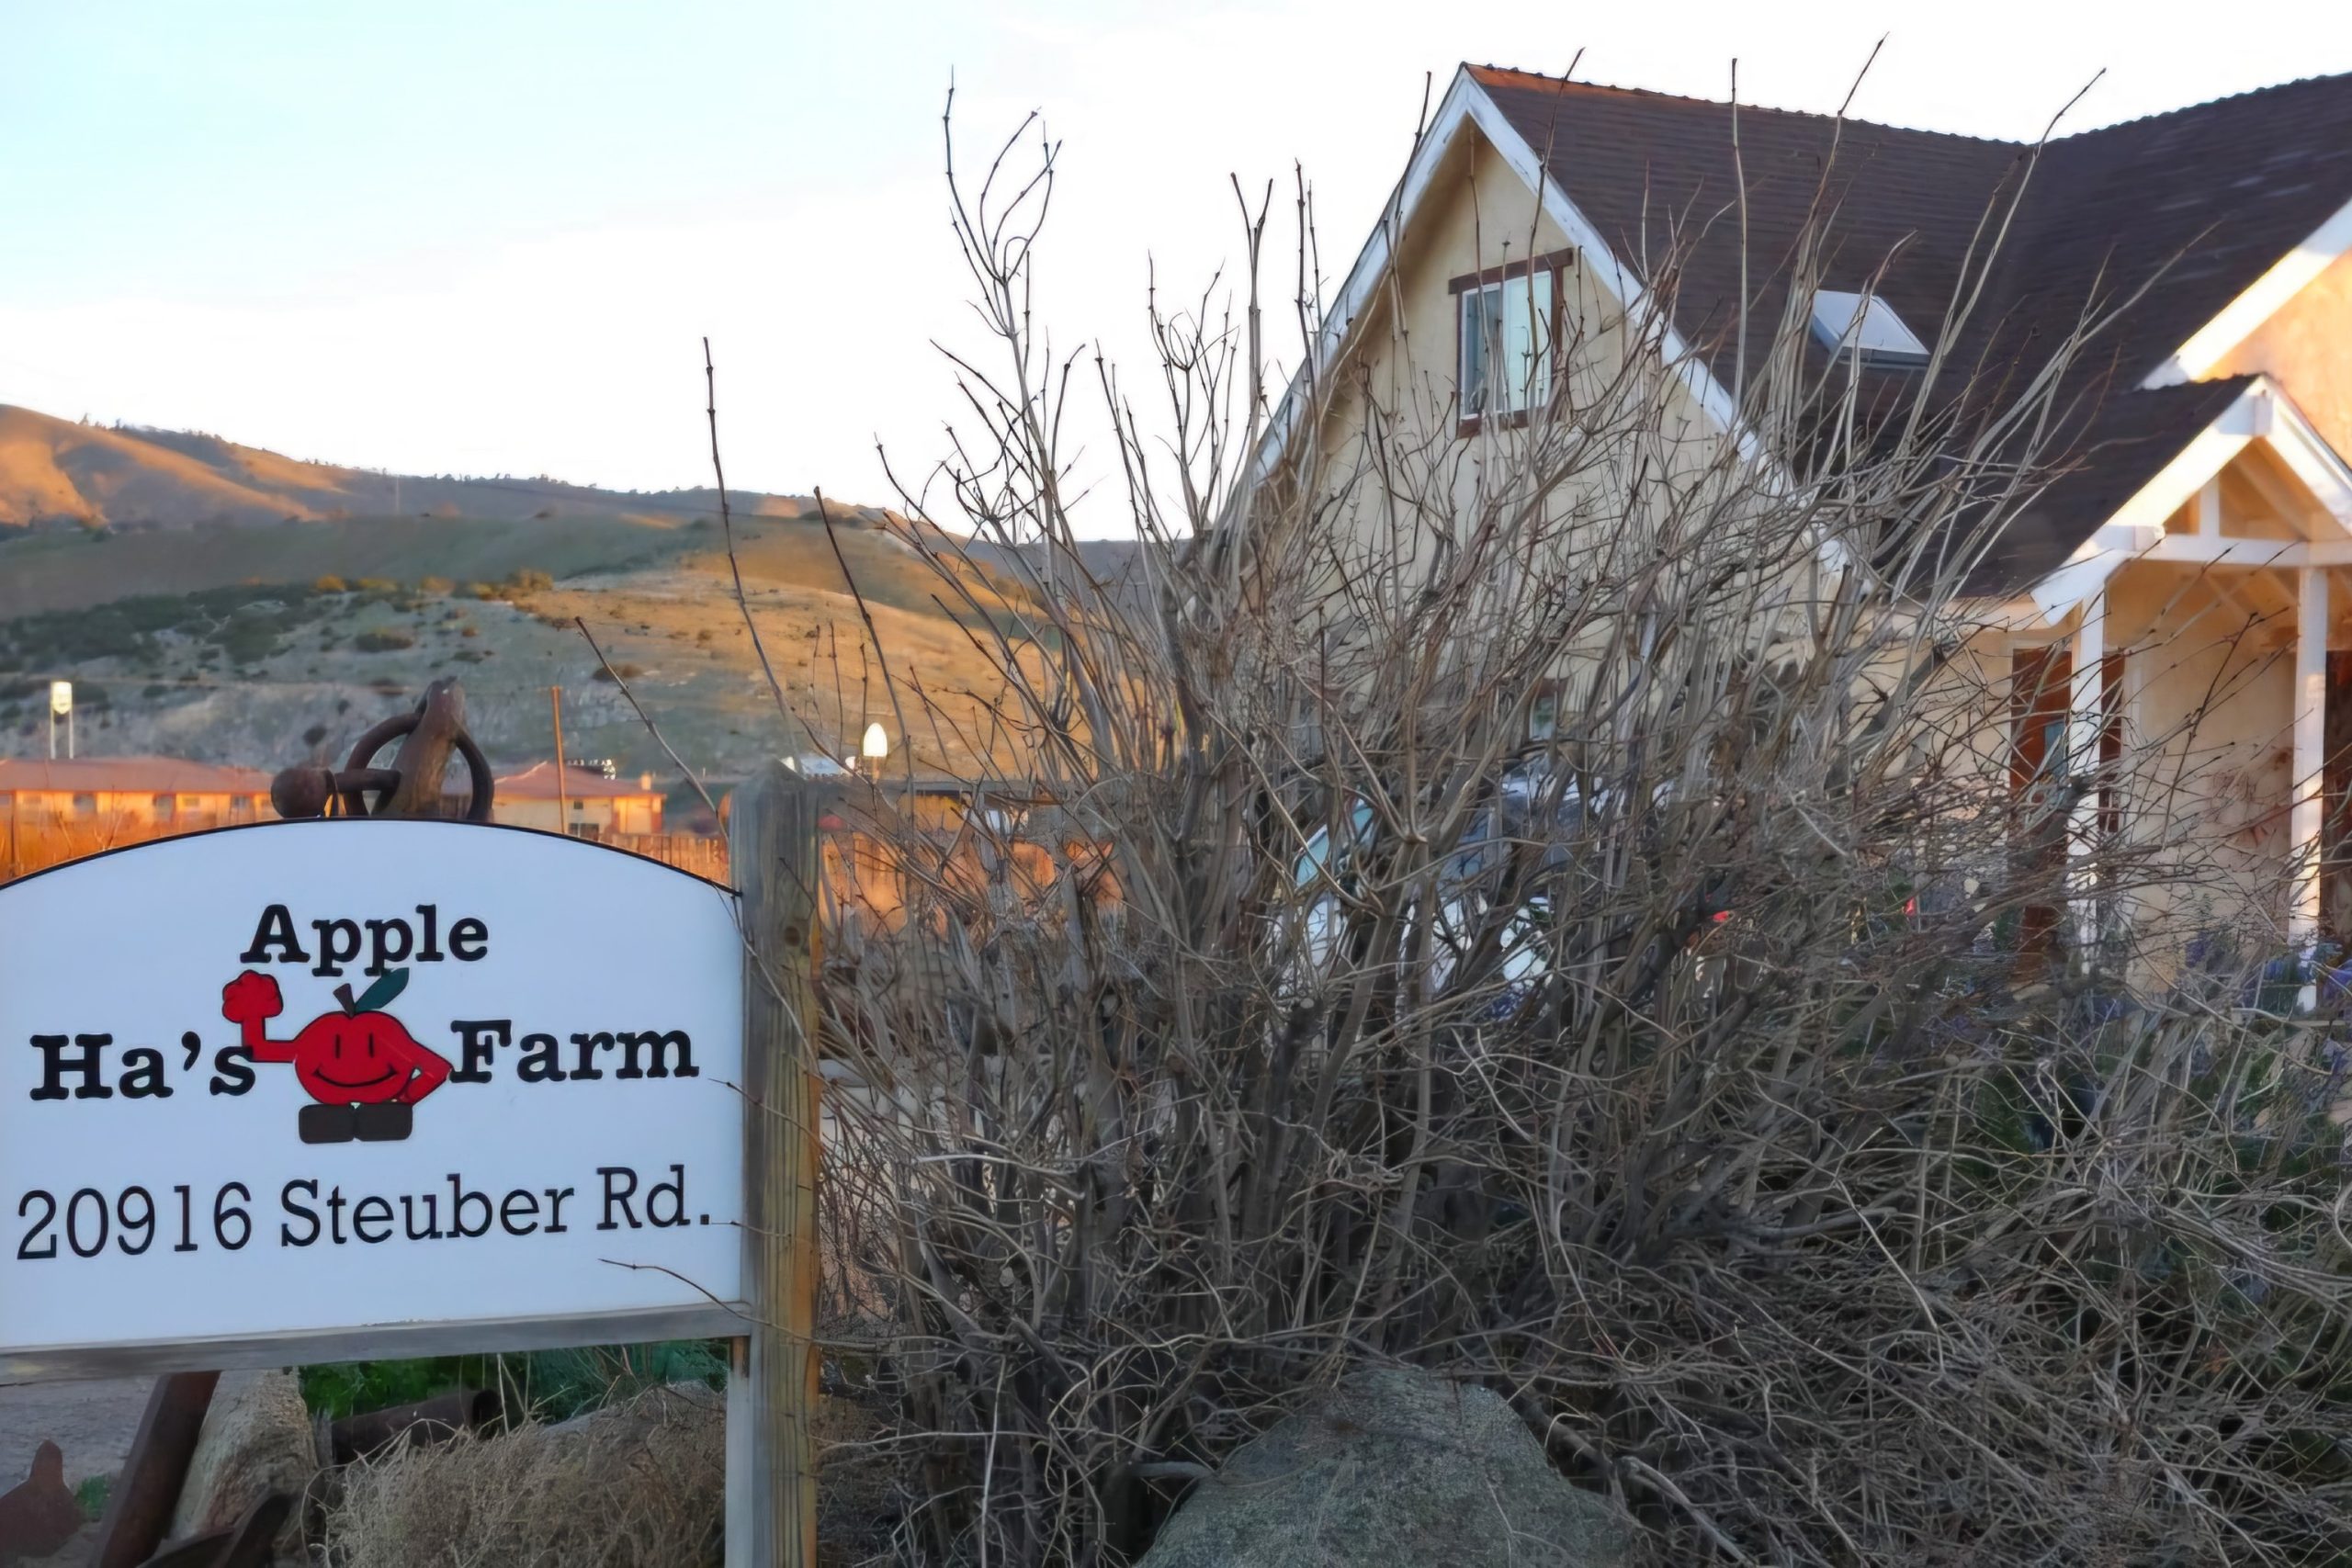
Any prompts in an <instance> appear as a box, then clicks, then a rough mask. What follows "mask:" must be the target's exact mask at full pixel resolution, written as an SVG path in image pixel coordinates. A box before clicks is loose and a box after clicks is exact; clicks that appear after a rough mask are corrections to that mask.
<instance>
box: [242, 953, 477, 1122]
mask: <svg viewBox="0 0 2352 1568" xmlns="http://www.w3.org/2000/svg"><path fill="white" fill-rule="evenodd" d="M407 987H408V971H407V970H405V969H395V970H393V971H391V973H390V974H388V975H386V976H383V978H381V979H379V980H378V981H377V982H376V983H375V984H374V985H372V986H370V987H368V989H367V992H366V993H365V994H364V995H362V996H360V997H358V998H356V999H355V998H353V996H352V994H351V987H349V986H347V985H345V986H337V987H335V998H336V999H337V1000H338V1001H340V1002H342V1003H343V1010H342V1011H341V1012H331V1013H326V1014H324V1015H322V1016H321V1017H319V1018H315V1019H312V1020H311V1021H310V1022H309V1023H307V1024H304V1025H303V1026H302V1029H301V1031H300V1032H299V1033H297V1034H296V1035H295V1036H294V1038H293V1039H291V1040H286V1041H280V1040H272V1039H270V1038H269V1033H268V1028H267V1024H268V1021H269V1020H271V1019H273V1018H276V1017H277V1015H278V1014H279V1013H281V1012H284V1011H285V1010H286V1001H285V998H283V997H282V996H280V995H279V994H278V989H277V981H276V980H274V979H272V978H271V977H270V976H267V975H261V974H256V973H254V971H253V970H251V969H248V970H246V971H245V972H244V973H243V974H242V975H240V976H237V977H236V978H235V979H233V980H232V981H230V982H229V983H228V984H227V985H226V986H223V987H221V988H220V1015H221V1016H222V1017H223V1018H226V1019H227V1020H228V1021H230V1022H232V1023H233V1024H236V1025H237V1026H238V1027H239V1028H241V1029H242V1030H243V1031H244V1046H245V1049H246V1050H247V1051H249V1052H251V1053H252V1054H253V1058H254V1061H256V1062H291V1063H292V1064H293V1065H294V1076H295V1077H297V1078H299V1079H300V1080H301V1084H302V1088H303V1089H305V1090H307V1091H308V1092H309V1094H310V1096H311V1099H312V1100H316V1101H318V1103H317V1104H315V1105H306V1106H304V1107H303V1108H302V1116H301V1125H300V1131H301V1135H302V1141H303V1142H304V1143H306V1144H347V1143H349V1142H351V1141H352V1140H353V1139H354V1138H357V1139H359V1140H361V1141H362V1142H365V1143H392V1142H397V1141H398V1140H400V1139H401V1138H405V1137H407V1136H408V1135H409V1133H410V1131H411V1129H412V1127H413V1124H414V1116H415V1113H414V1111H413V1107H414V1106H415V1104H416V1102H417V1101H418V1100H423V1099H424V1097H425V1096H426V1095H428V1094H431V1093H432V1092H433V1091H434V1090H435V1089H439V1088H440V1087H441V1085H442V1084H443V1083H444V1082H445V1081H446V1080H447V1078H448V1077H449V1064H448V1063H447V1061H445V1060H443V1059H442V1058H441V1057H440V1056H439V1055H436V1054H435V1052H433V1051H432V1050H431V1049H429V1048H428V1047H426V1046H424V1045H423V1044H420V1043H418V1042H417V1039H416V1037H415V1036H414V1035H413V1034H411V1033H410V1032H408V1030H407V1028H406V1026H404V1025H403V1024H402V1023H401V1021H400V1020H398V1019H396V1018H394V1017H393V1016H392V1015H391V1014H390V1013H388V1012H385V1011H383V1008H384V1006H385V1005H386V1004H387V1003H389V1002H390V1001H391V1000H392V999H393V998H395V997H398V996H399V995H400V994H401V991H403V990H405V989H406V988H407Z"/></svg>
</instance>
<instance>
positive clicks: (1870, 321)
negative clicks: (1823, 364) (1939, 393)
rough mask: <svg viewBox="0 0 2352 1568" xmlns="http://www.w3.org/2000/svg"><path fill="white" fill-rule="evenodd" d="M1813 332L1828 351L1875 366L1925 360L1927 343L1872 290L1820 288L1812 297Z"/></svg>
mask: <svg viewBox="0 0 2352 1568" xmlns="http://www.w3.org/2000/svg"><path fill="white" fill-rule="evenodd" d="M1813 335H1814V337H1815V340H1816V341H1817V342H1819V343H1820V344H1821V345H1822V346H1823V347H1824V348H1826V349H1828V350H1829V351H1830V352H1831V353H1832V354H1838V355H1847V354H1850V355H1853V358H1854V363H1855V364H1857V365H1861V366H1868V367H1871V368H1872V369H1878V370H1917V369H1918V368H1919V367H1922V366H1924V365H1926V364H1927V363H1928V345H1927V344H1924V343H1921V342H1920V341H1919V335H1918V334H1917V333H1915V332H1913V331H1912V330H1911V329H1910V327H1909V326H1908V325H1906V324H1905V322H1904V320H1903V318H1902V317H1901V316H1899V315H1897V314H1895V310H1894V306H1892V305H1890V304H1888V303H1887V302H1886V301H1885V300H1883V299H1880V298H1879V297H1878V296H1877V295H1875V294H1849V293H1847V292H1844V291H1843V290H1840V289H1836V288H1824V289H1822V290H1821V291H1820V292H1819V293H1817V294H1815V296H1814V297H1813Z"/></svg>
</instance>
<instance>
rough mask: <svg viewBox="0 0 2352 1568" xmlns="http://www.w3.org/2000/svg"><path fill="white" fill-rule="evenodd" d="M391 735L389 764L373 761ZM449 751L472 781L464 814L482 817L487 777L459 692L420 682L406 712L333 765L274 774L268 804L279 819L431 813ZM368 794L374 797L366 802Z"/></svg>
mask: <svg viewBox="0 0 2352 1568" xmlns="http://www.w3.org/2000/svg"><path fill="white" fill-rule="evenodd" d="M394 740H399V741H400V742H401V749H400V750H399V752H398V753H397V754H395V755H394V757H393V758H392V765H391V766H390V767H389V768H379V767H378V766H376V763H375V759H376V753H377V752H379V751H380V750H383V749H384V748H385V747H386V746H388V745H390V743H391V742H392V741H394ZM453 750H454V751H456V752H457V753H458V755H459V756H461V757H463V758H464V759H465V760H466V772H467V773H468V775H469V780H470V782H471V784H472V786H473V798H472V800H471V801H470V803H469V805H468V806H467V807H466V820H467V821H469V822H487V821H489V820H490V808H491V801H492V794H493V792H494V790H495V787H496V785H495V781H494V780H492V777H491V772H490V761H489V759H488V758H486V757H484V756H483V755H482V751H481V747H480V746H477V745H475V744H474V739H473V737H472V736H470V735H469V734H467V733H466V694H465V691H464V689H463V688H462V687H460V686H459V685H458V682H455V681H451V680H441V681H435V682H433V683H432V684H431V685H429V686H427V687H426V688H425V689H424V700H423V701H421V702H419V703H418V704H417V705H416V709H415V711H414V712H413V713H405V714H397V715H395V716H392V717H390V718H388V719H385V720H384V721H383V722H382V723H380V724H378V725H375V726H373V727H372V728H369V729H368V732H367V733H366V734H364V735H362V736H361V737H360V738H359V739H358V740H357V741H356V743H355V744H354V745H353V746H352V748H351V756H350V758H349V759H348V760H347V761H345V763H344V765H343V767H342V768H341V769H339V770H335V769H328V768H319V767H310V766H298V767H291V768H288V769H286V770H284V771H283V772H281V773H279V774H278V775H277V777H276V778H275V779H273V780H271V781H270V785H269V799H270V804H271V805H273V806H275V807H277V814H278V815H279V816H280V817H286V818H303V817H325V816H341V817H438V816H440V815H441V775H442V774H443V773H445V772H447V769H448V765H449V753H450V752H451V751H453ZM369 795H374V796H375V797H376V798H375V800H374V801H373V802H372V803H371V802H370V801H369V800H368V796H369Z"/></svg>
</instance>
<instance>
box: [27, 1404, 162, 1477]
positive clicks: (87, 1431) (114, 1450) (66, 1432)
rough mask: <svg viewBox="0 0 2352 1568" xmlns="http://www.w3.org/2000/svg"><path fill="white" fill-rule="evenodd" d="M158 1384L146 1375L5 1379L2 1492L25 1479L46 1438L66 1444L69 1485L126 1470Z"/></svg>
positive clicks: (64, 1448) (59, 1445)
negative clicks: (100, 1379)
mask: <svg viewBox="0 0 2352 1568" xmlns="http://www.w3.org/2000/svg"><path fill="white" fill-rule="evenodd" d="M153 1386H154V1384H153V1382H151V1381H150V1380H149V1379H146V1378H124V1379H114V1380H109V1381H105V1382H57V1383H38V1384H11V1385H0V1492H6V1491H7V1490H8V1489H9V1488H10V1487H12V1486H15V1485H16V1484H17V1483H18V1482H20V1481H22V1480H24V1478H25V1476H26V1475H27V1474H28V1472H30V1471H31V1469H32V1464H33V1450H35V1449H37V1448H39V1447H40V1445H41V1443H42V1442H43V1441H48V1442H53V1443H55V1444H56V1445H57V1446H58V1447H59V1448H60V1449H62V1450H64V1452H65V1483H66V1484H67V1485H69V1486H78V1485H80V1484H81V1483H83V1482H84V1481H85V1480H87V1479H88V1478H89V1477H91V1476H93V1475H112V1474H114V1473H116V1472H119V1470H121V1469H122V1461H124V1459H125V1458H127V1457H128V1456H129V1455H130V1439H131V1438H133V1437H134V1436H136V1435H137V1433H138V1431H139V1417H140V1416H141V1414H142V1413H143V1412H144V1411H145V1410H146V1408H147V1393H148V1391H149V1390H150V1389H152V1388H153Z"/></svg>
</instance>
